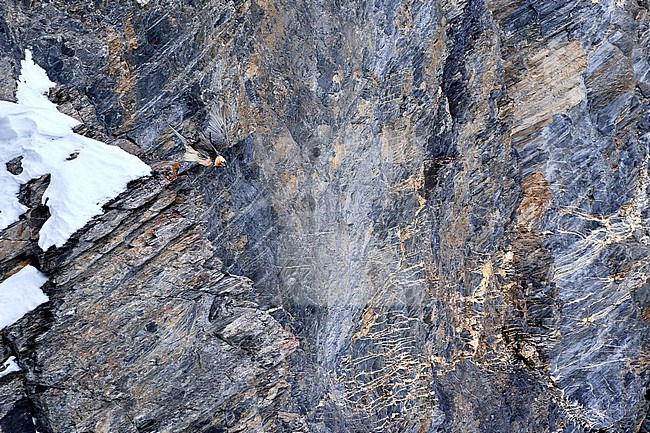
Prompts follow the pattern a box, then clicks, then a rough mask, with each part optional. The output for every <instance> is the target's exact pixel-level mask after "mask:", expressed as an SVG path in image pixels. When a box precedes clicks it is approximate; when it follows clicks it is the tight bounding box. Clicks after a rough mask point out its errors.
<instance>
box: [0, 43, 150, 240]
mask: <svg viewBox="0 0 650 433" xmlns="http://www.w3.org/2000/svg"><path fill="white" fill-rule="evenodd" d="M53 86H54V83H52V82H51V81H50V79H49V78H48V76H47V74H46V73H45V71H44V70H43V69H42V68H41V67H40V66H38V65H37V64H36V63H34V61H33V60H32V54H31V52H30V51H29V50H26V51H25V60H23V61H22V62H21V74H20V77H19V82H18V89H17V91H16V99H17V100H18V103H12V102H7V101H0V230H4V229H5V228H6V227H8V226H9V225H11V224H12V223H14V222H16V221H17V220H18V218H19V217H20V216H21V215H22V214H23V213H24V212H25V211H26V210H27V209H26V208H25V206H23V205H22V204H20V202H19V201H18V192H19V190H20V186H21V185H22V184H25V183H27V182H29V181H30V180H31V179H34V178H37V177H40V176H43V175H46V174H48V173H49V174H50V175H51V178H50V184H49V186H48V188H47V190H46V191H45V194H44V195H43V204H45V205H47V207H48V208H49V211H50V215H51V216H50V218H49V219H48V220H47V221H46V222H45V224H44V225H43V227H42V228H41V230H40V232H39V241H38V244H39V246H40V247H41V248H42V249H43V250H47V249H48V248H49V247H51V246H53V245H54V246H57V247H60V246H62V245H63V244H64V243H65V242H66V241H67V240H68V239H69V238H70V236H71V235H72V234H73V233H74V232H76V231H77V230H79V229H80V228H82V227H83V226H84V225H85V224H86V223H87V222H88V221H90V220H91V219H92V218H93V217H94V216H96V215H99V214H101V213H102V206H103V205H104V204H106V203H107V202H108V201H110V200H111V199H113V198H115V197H116V196H117V195H119V194H120V193H122V192H123V191H125V190H126V186H127V184H128V183H129V182H130V181H132V180H135V179H138V178H139V177H142V176H145V175H148V174H149V173H150V168H149V166H148V165H146V164H145V163H144V162H142V161H141V160H140V159H138V158H137V157H135V156H133V155H131V154H129V153H127V152H125V151H124V150H122V149H120V148H118V147H115V146H109V145H107V144H105V143H102V142H100V141H97V140H93V139H91V138H88V137H84V136H81V135H78V134H75V133H74V132H73V131H72V128H73V127H75V126H77V125H78V124H79V122H78V121H77V120H76V119H73V118H72V117H70V116H67V115H65V114H63V113H60V112H59V111H58V110H57V107H56V105H55V104H53V103H52V102H50V101H49V100H48V99H47V97H46V96H45V95H46V94H47V92H48V91H49V89H50V88H51V87H53ZM10 161H19V166H20V169H18V170H12V172H13V173H12V172H10V171H9V169H8V167H7V163H8V162H10Z"/></svg>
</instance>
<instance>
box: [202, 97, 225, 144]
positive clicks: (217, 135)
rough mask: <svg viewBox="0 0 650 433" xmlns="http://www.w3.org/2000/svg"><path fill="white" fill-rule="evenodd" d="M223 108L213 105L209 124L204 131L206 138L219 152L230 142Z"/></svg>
mask: <svg viewBox="0 0 650 433" xmlns="http://www.w3.org/2000/svg"><path fill="white" fill-rule="evenodd" d="M224 117H225V116H224V113H223V108H221V107H218V106H216V105H213V106H212V108H211V109H210V113H209V114H208V125H207V128H206V131H205V132H204V133H203V137H204V138H205V140H206V141H207V142H208V143H210V144H211V145H212V146H213V147H214V149H215V150H216V151H217V152H221V151H223V150H224V149H225V147H226V145H227V144H228V137H227V136H226V121H225V120H224Z"/></svg>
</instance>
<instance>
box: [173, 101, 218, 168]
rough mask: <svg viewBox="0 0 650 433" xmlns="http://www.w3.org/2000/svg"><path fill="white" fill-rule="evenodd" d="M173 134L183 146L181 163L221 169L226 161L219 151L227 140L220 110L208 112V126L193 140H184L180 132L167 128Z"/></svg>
mask: <svg viewBox="0 0 650 433" xmlns="http://www.w3.org/2000/svg"><path fill="white" fill-rule="evenodd" d="M169 127H170V128H171V129H172V131H174V134H176V136H177V137H178V138H179V139H180V140H181V142H182V143H183V145H184V146H185V155H183V161H191V162H196V163H198V164H201V165H205V166H206V167H223V166H225V165H226V159H225V158H224V157H223V156H221V151H222V150H223V149H225V148H226V146H227V144H228V138H227V136H226V124H225V122H224V120H223V113H222V112H221V110H220V109H217V108H216V107H213V108H212V109H211V110H210V115H209V119H208V126H207V128H206V130H205V131H204V132H202V133H200V134H199V137H198V138H197V139H194V140H189V139H187V138H185V137H184V136H183V135H182V134H181V133H180V132H178V131H177V130H176V129H174V127H173V126H171V125H170V126H169Z"/></svg>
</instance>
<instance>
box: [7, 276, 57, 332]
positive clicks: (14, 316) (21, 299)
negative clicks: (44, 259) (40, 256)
mask: <svg viewBox="0 0 650 433" xmlns="http://www.w3.org/2000/svg"><path fill="white" fill-rule="evenodd" d="M46 282H47V277H46V276H45V275H44V274H43V273H42V272H40V271H39V270H38V269H36V268H35V267H33V266H31V265H27V266H25V267H24V268H22V269H21V270H20V271H18V272H17V273H15V274H14V275H12V276H11V277H9V278H7V279H6V280H4V281H3V282H2V283H0V329H4V328H6V327H7V326H9V325H12V324H14V323H16V322H17V321H18V319H20V318H21V317H23V316H24V315H25V314H27V313H29V312H30V311H32V310H33V309H35V308H36V307H38V306H39V305H41V304H42V303H44V302H47V301H48V300H49V298H48V297H47V295H46V294H45V293H43V291H42V290H41V287H42V286H43V284H45V283H46Z"/></svg>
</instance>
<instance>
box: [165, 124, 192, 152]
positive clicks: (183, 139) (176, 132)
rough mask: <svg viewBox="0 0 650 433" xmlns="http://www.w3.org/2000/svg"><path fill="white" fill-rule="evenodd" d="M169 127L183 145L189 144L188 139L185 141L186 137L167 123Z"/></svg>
mask: <svg viewBox="0 0 650 433" xmlns="http://www.w3.org/2000/svg"><path fill="white" fill-rule="evenodd" d="M169 127H170V128H171V129H172V131H174V134H176V136H177V137H178V138H179V139H180V140H181V142H182V143H183V144H184V145H185V147H187V146H189V141H187V138H185V137H183V134H181V133H180V132H178V131H177V130H176V129H175V128H174V127H173V126H171V125H169Z"/></svg>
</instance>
